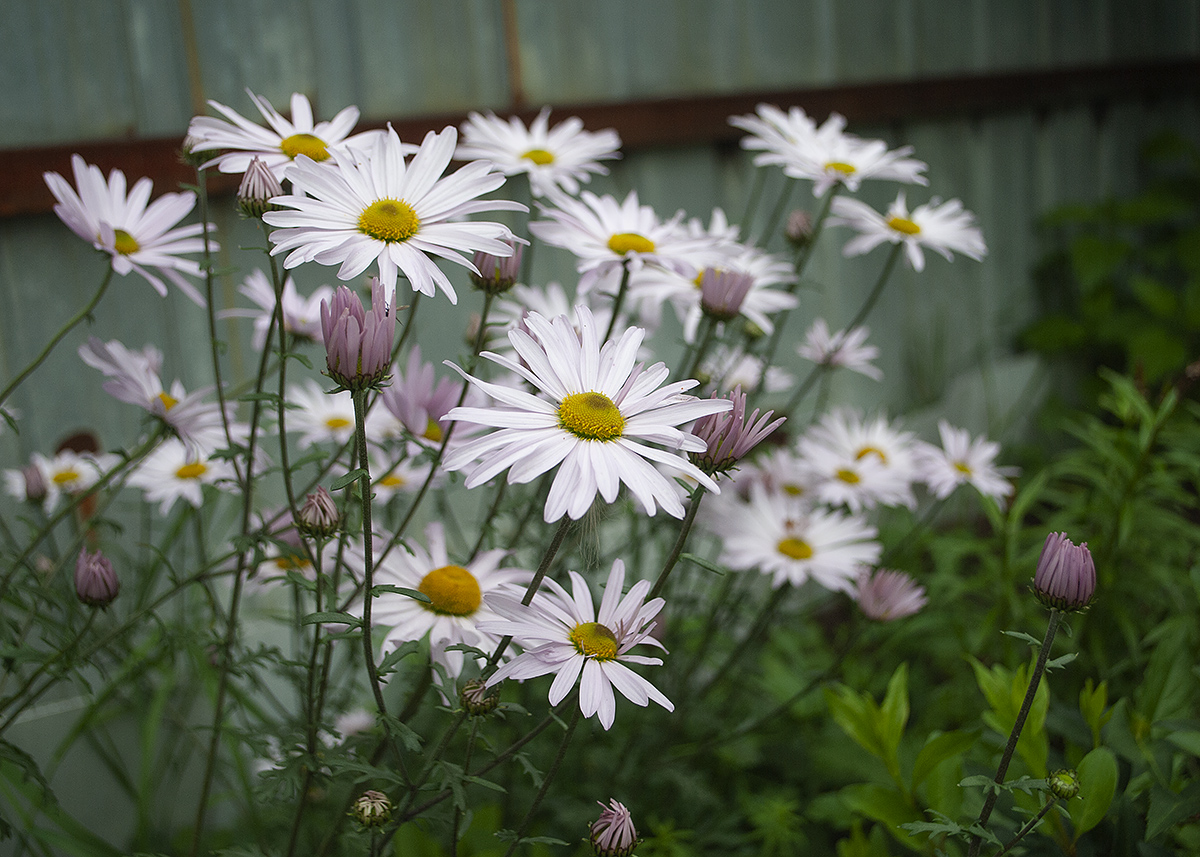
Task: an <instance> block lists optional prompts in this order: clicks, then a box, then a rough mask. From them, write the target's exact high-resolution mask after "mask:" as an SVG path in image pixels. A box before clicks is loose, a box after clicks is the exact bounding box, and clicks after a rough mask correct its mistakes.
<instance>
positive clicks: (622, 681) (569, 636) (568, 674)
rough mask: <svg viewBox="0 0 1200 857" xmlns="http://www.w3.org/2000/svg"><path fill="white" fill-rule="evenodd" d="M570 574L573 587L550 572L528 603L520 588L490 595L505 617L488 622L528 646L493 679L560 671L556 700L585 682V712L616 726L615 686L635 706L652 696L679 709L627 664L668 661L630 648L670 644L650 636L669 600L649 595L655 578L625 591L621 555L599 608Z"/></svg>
mask: <svg viewBox="0 0 1200 857" xmlns="http://www.w3.org/2000/svg"><path fill="white" fill-rule="evenodd" d="M570 577H571V593H570V594H568V593H567V591H566V590H565V589H563V587H561V586H559V585H558V583H556V582H555V581H553V580H550V579H547V580H546V582H545V586H546V588H547V589H548V590H549V591H548V592H547V591H540V592H538V593H537V594H536V595H534V596H533V600H532V601H531V602H530V604H529V605H528V606H526V605H524V604H522V603H521V599H520V598H519V597H518V596H516V595H507V594H503V595H493V596H489V598H488V602H489V604H490V606H491V608H492V609H493V610H495V611H496V612H497V613H499V614H500V615H501V616H502V617H503V619H502V620H500V621H495V622H488V623H486V624H485V625H484V626H483V627H484V629H485V630H487V631H488V632H489V633H492V634H496V635H507V636H511V637H512V638H513V640H514V642H516V643H517V644H518V645H520V646H521V648H522V649H524V651H523V652H522V653H521V654H520V655H518V656H517V657H515V658H513V659H512V660H511V661H509V662H508V663H507V664H504V665H503V666H501V667H500V669H498V670H497V671H496V672H495V673H493V674H492V676H491V677H490V678H489V679H488V681H487V684H488V686H489V687H490V686H493V685H496V684H499V683H500V682H502V681H504V679H506V678H512V679H516V680H518V681H523V680H525V679H530V678H536V677H537V676H543V675H548V674H550V673H554V682H553V683H552V684H551V685H550V704H551V705H558V704H559V703H560V702H562V701H563V699H565V698H566V696H567V694H568V693H569V692H570V691H571V689H572V688H574V687H575V684H576V682H578V683H579V710H580V713H581V714H583V716H584V717H592V716H593V715H597V716H598V717H599V720H600V725H601V726H603V727H604V728H605V729H608V728H609V727H611V726H612V724H613V720H614V719H615V718H616V714H617V702H616V697H615V696H614V695H613V688H616V689H617V690H619V691H620V692H621V695H622V696H624V697H625V698H626V699H628V700H629V701H630V702H632V703H634V704H635V705H640V706H642V707H643V708H644V707H645V706H646V705H647V704H648V703H649V702H650V701H651V700H653V701H654V702H656V703H658V704H659V705H661V706H662V707H663V708H665V709H666V710H667V711H674V710H675V706H674V705H673V704H672V703H671V701H670V700H669V699H667V697H666V696H664V695H663V693H662V692H661V691H660V690H659V689H658V688H656V687H655V686H654V685H652V684H651V683H650V682H649V681H647V680H646V679H644V678H642V677H641V676H640V675H638V674H637V673H635V672H634V671H633V670H631V669H630V668H629V667H628V666H626V664H631V663H632V664H643V665H652V666H659V665H661V664H662V660H661V659H660V658H651V657H646V656H645V655H633V654H629V652H630V650H631V649H632V648H633V647H634V646H638V645H641V644H643V643H644V644H646V645H649V646H657V647H658V648H660V649H663V651H666V649H665V648H664V647H663V645H662V643H660V642H658V640H656V639H654V638H653V637H652V636H650V634H651V631H653V630H654V624H655V623H654V621H653V620H654V617H655V616H657V615H658V613H659V611H660V610H662V608H663V605H664V603H665V602H664V601H663V599H661V598H654V599H651V600H650V601H646V596H647V595H648V594H649V592H650V581H648V580H639V581H638V582H637V583H635V584H634V585H633V586H631V587H630V588H629V592H628V593H626V594H625V597H624V598H622V597H621V590H622V588H623V587H624V586H625V563H624V562H622V561H621V560H619V559H618V560H614V561H613V566H612V570H611V571H610V572H609V574H608V581H607V583H605V585H604V597H603V599H601V602H600V610H599V612H597V610H596V607H595V604H594V602H593V601H592V593H591V590H589V589H588V585H587V581H585V580H584V579H583V578H582V577H581V576H580V575H579V574H578V573H576V572H574V571H572V572H570Z"/></svg>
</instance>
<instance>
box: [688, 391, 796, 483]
mask: <svg viewBox="0 0 1200 857" xmlns="http://www.w3.org/2000/svg"><path fill="white" fill-rule="evenodd" d="M713 398H716V393H713ZM729 399H730V400H731V401H732V402H733V410H731V411H726V412H725V413H723V414H710V415H709V416H707V417H701V418H700V419H699V420H697V421H696V425H695V427H694V428H693V429H692V434H694V435H696V437H698V438H700V439H701V440H702V441H704V442H705V443H706V444H707V445H708V449H707V450H706V451H705V452H703V453H699V452H693V453H690V457H691V459H692V463H693V464H695V465H696V466H697V467H699V468H700V469H701V470H703V471H704V472H705V473H710V474H711V473H725V472H727V471H728V470H729V469H731V468H732V467H734V466H736V465H737V463H738V462H739V461H741V460H742V459H743V458H745V457H746V455H748V454H749V452H750V450H752V449H754V447H756V446H758V444H759V442H760V441H762V439H763V438H765V437H766V436H767V435H769V434H770V433H771V432H773V431H775V429H777V428H779V427H780V426H781V425H783V424H784V422H785V421H786V420H787V417H780V418H779V419H777V420H774V421H772V420H771V417H772V416H774V414H775V412H774V411H767V412H766V413H765V414H763V416H762V418H761V419H760V418H759V416H758V409H757V408H755V409H754V413H752V414H750V418H749V419H746V394H745V393H743V392H742V388H741V387H738V388H736V389H735V390H734V391H733V392H732V393H730V394H729Z"/></svg>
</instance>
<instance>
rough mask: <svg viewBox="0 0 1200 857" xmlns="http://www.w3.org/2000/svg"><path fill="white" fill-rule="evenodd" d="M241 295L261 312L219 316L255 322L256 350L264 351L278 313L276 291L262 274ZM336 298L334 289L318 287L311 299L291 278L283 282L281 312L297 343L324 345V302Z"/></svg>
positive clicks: (255, 274) (244, 284)
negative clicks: (322, 331)
mask: <svg viewBox="0 0 1200 857" xmlns="http://www.w3.org/2000/svg"><path fill="white" fill-rule="evenodd" d="M238 291H239V292H241V293H242V294H243V295H245V296H246V297H248V298H249V299H250V300H251V301H253V302H254V303H256V304H258V307H259V308H258V309H227V310H222V311H221V312H220V313H219V315H220V316H221V317H222V318H238V317H241V318H252V319H254V347H255V348H256V349H258V350H259V351H261V350H262V349H263V346H264V345H265V343H266V341H267V330H268V328H269V327H270V324H271V316H272V315H273V314H274V312H275V288H274V286H272V285H271V281H270V280H268V279H267V275H266V274H265V273H263V272H262V271H261V270H256V271H254V272H252V273H251V274H249V275H248V276H247V277H246V279H245V280H243V281H242V284H241V285H240V286H238ZM332 298H333V289H332V288H330V287H329V286H317V288H316V289H314V290H313V293H312V294H311V295H310V296H309V297H304V296H303V295H302V294H300V290H299V289H297V288H296V281H295V279H293V278H292V277H290V276H289V277H287V278H286V279H285V280H284V281H283V294H282V295H281V300H280V304H281V309H282V312H283V329H284V331H285V332H287V333H289V334H291V335H292V336H294V337H296V338H297V339H302V340H305V341H309V342H321V341H322V334H321V302H322V301H328V300H331V299H332Z"/></svg>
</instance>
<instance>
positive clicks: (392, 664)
mask: <svg viewBox="0 0 1200 857" xmlns="http://www.w3.org/2000/svg"><path fill="white" fill-rule="evenodd" d="M420 649H421V645H420V643H418V642H417V641H416V640H406V641H405V642H403V643H401V644H400V645H399V646H397V647H396V648H394V649H392V650H391V651H390V652H388V653H387V657H385V658H384V659H383V660H382V661H380V662H379V666H378V673H379V675H380V677H382V676H385V675H390V674H391V673H394V672H395V671H396V664H398V663H400V662H401V661H402V660H404V659H405V658H407V657H408V656H409V655H411V654H414V653H416V652H418V651H420Z"/></svg>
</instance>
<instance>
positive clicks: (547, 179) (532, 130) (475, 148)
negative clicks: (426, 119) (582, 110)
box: [454, 107, 621, 196]
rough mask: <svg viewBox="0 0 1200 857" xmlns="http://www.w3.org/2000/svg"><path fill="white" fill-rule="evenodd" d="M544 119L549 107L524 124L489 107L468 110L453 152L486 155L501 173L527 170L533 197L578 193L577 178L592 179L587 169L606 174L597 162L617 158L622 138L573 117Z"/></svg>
mask: <svg viewBox="0 0 1200 857" xmlns="http://www.w3.org/2000/svg"><path fill="white" fill-rule="evenodd" d="M549 121H550V108H549V107H544V108H542V111H541V112H540V113H538V115H537V118H536V119H534V120H533V122H532V123H531V124H530V125H529V127H528V128H526V127H525V123H524V122H522V121H521V120H520V119H519V118H517V117H516V116H510V117H509V118H508V119H507V120H504V119H501V118H499V117H498V116H496V114H494V113H491V112H489V113H488V114H487V115H486V116H481V115H480V114H478V113H471V114H469V115H468V117H467V121H466V122H464V123H463V125H462V142H461V143H459V144H458V150H457V151H456V152H455V155H454V156H455V157H456V158H458V159H460V160H471V159H474V158H483V159H486V160H488V161H491V162H492V163H493V164H495V165H496V168H497V169H499V170H500V171H501V172H502V173H504V174H505V175H506V176H513V175H518V174H519V173H526V174H528V176H529V185H530V188H532V190H533V195H534V196H546V195H547V194H552V193H554V191H556V190H559V189H561V190H563V191H565V192H567V193H569V194H571V195H574V194H577V193H579V183H580V182H587V181H591V178H592V175H591V174H593V173H595V174H596V175H607V174H608V169H607V168H606V167H605V166H603V165H602V164H599V163H597V161H601V160H608V159H612V158H619V157H621V153H620V151H619V149H620V148H621V138H620V137H619V136H617V132H616V131H613V130H612V129H611V128H610V129H608V130H605V131H595V132H593V131H585V130H583V120H581V119H579V118H578V117H577V116H572V117H570V118H569V119H566V120H564V121H562V122H559V123H558V124H557V125H555V126H554V127H553V128H550V127H549Z"/></svg>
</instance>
